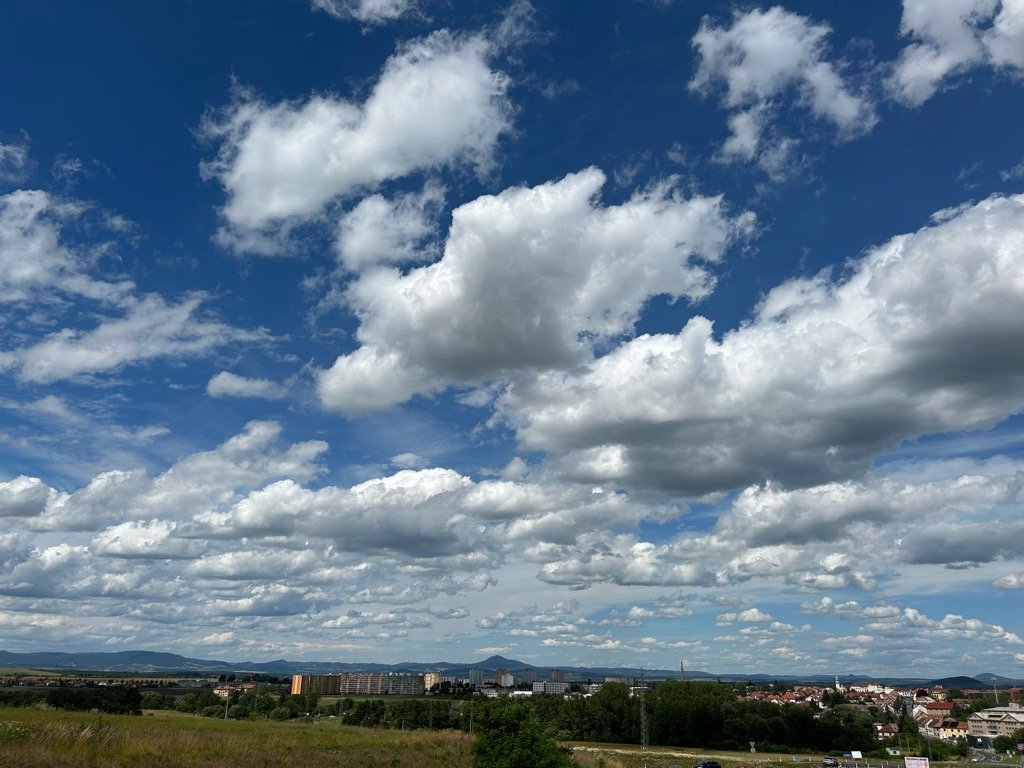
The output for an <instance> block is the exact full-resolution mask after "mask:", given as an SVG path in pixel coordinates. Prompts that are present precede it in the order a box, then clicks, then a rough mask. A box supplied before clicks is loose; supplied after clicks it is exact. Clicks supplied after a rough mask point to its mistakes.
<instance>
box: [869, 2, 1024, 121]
mask: <svg viewBox="0 0 1024 768" xmlns="http://www.w3.org/2000/svg"><path fill="white" fill-rule="evenodd" d="M900 32H901V33H902V34H903V35H904V36H906V37H910V38H911V39H912V42H911V43H910V44H909V45H908V46H907V47H906V48H904V49H903V50H902V51H901V52H900V57H899V59H898V61H897V62H896V65H895V69H894V71H893V73H892V75H891V77H890V78H889V81H888V86H889V88H890V90H891V91H892V92H893V94H894V95H895V96H896V97H897V98H898V99H900V100H901V101H903V102H906V103H907V104H912V105H915V106H917V105H920V104H923V103H924V102H925V101H927V100H928V99H930V98H931V97H932V96H933V95H934V94H935V92H936V91H937V90H938V89H939V88H941V87H942V85H943V82H944V81H947V80H948V79H949V78H950V77H952V76H955V75H958V74H962V73H964V72H967V71H968V70H970V69H972V68H974V67H977V66H983V65H989V66H992V67H995V68H997V69H1002V70H1006V71H1009V72H1011V73H1014V74H1016V75H1017V76H1020V75H1021V74H1022V73H1024V0H904V2H903V18H902V19H901V21H900Z"/></svg>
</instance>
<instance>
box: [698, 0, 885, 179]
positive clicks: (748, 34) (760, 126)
mask: <svg viewBox="0 0 1024 768" xmlns="http://www.w3.org/2000/svg"><path fill="white" fill-rule="evenodd" d="M830 32H831V28H830V27H828V26H827V25H825V24H815V23H813V22H812V21H811V20H810V19H808V18H806V17H804V16H800V15H798V14H795V13H792V12H790V11H787V10H785V9H783V8H782V7H780V6H776V7H774V8H771V9H769V10H767V11H764V10H760V9H754V10H751V11H748V12H746V13H740V12H736V13H735V14H734V16H733V19H732V24H731V25H730V26H728V27H724V26H717V25H716V24H715V23H714V22H713V21H712V20H711V19H710V18H707V17H705V18H704V20H703V21H702V22H701V26H700V29H699V30H698V31H697V33H696V34H695V35H694V37H693V41H692V44H693V47H694V49H696V51H697V56H698V64H697V71H696V73H695V74H694V76H693V79H692V80H691V81H690V89H691V90H692V91H695V92H697V93H700V94H702V95H704V96H708V95H710V94H712V93H715V92H717V91H721V102H722V106H723V107H725V108H726V109H728V110H729V111H730V116H729V128H730V131H731V135H730V137H729V138H728V140H727V141H726V142H725V144H724V145H723V147H722V150H721V156H722V158H723V159H725V160H743V161H757V162H758V163H759V164H760V165H761V166H762V167H763V168H764V169H765V170H766V171H768V172H769V173H772V174H773V175H781V174H783V173H784V171H783V167H784V164H785V163H786V162H787V161H788V160H789V159H790V156H791V154H792V149H793V147H794V146H795V145H794V141H795V140H794V139H793V138H791V137H787V136H782V135H769V134H770V133H771V132H770V131H769V125H770V123H771V121H772V120H773V118H774V116H775V112H776V111H777V110H778V105H779V104H780V103H784V102H786V101H792V102H794V103H795V104H796V106H798V107H800V108H802V109H804V110H807V111H808V112H810V114H811V115H813V116H814V117H815V118H817V119H819V120H822V121H825V122H828V123H831V124H832V126H833V127H834V128H835V129H836V131H837V133H838V136H839V138H840V139H848V138H852V137H855V136H858V135H860V134H863V133H866V132H868V131H870V130H871V128H872V127H873V126H874V125H875V123H876V122H877V117H876V115H875V112H874V107H873V106H872V104H871V102H870V101H869V100H868V99H867V98H866V97H864V96H863V95H861V94H859V93H857V92H856V91H855V89H854V88H853V87H852V86H851V85H850V84H849V83H848V82H846V81H844V77H843V71H842V67H841V65H839V64H837V63H836V62H833V61H829V60H828V59H827V58H826V54H827V48H826V43H825V40H826V38H827V37H828V35H829V33H830Z"/></svg>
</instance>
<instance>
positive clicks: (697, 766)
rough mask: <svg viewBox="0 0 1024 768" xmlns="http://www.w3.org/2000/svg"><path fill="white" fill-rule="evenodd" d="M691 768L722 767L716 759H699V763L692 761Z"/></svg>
mask: <svg viewBox="0 0 1024 768" xmlns="http://www.w3.org/2000/svg"><path fill="white" fill-rule="evenodd" d="M693 768H722V764H721V763H720V762H718V761H717V760H701V761H700V762H699V763H694V764H693Z"/></svg>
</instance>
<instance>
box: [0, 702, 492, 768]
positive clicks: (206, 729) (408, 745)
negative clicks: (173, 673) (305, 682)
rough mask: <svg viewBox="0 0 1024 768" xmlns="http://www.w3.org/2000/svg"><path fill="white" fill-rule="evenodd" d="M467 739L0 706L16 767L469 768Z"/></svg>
mask: <svg viewBox="0 0 1024 768" xmlns="http://www.w3.org/2000/svg"><path fill="white" fill-rule="evenodd" d="M471 743H472V742H471V739H470V737H469V736H468V735H466V734H462V733H458V732H449V731H441V732H427V731H405V732H403V731H388V730H372V729H365V728H353V727H347V726H342V725H338V724H337V723H335V722H333V721H326V722H325V721H320V722H319V723H311V722H299V721H292V722H283V723H279V722H274V721H269V720H261V721H254V722H249V721H234V720H227V721H225V720H213V719H209V718H201V717H196V716H194V715H183V714H177V713H170V712H160V713H153V714H152V715H149V714H147V715H143V716H142V717H130V716H114V715H97V714H89V713H74V712H56V711H48V710H42V709H32V708H26V709H0V766H18V768H51V767H57V768H63V767H65V766H66V767H67V768H71V767H72V766H89V767H90V768H114V767H115V766H116V768H129V767H132V768H135V767H137V768H273V767H275V766H278V767H280V768H307V767H308V768H314V766H315V767H316V768H333V767H335V766H337V768H342V766H344V767H345V768H364V767H365V768H413V766H417V767H422V768H434V767H436V768H449V767H450V768H462V767H463V766H465V768H469V766H471V765H472V759H471V757H470V745H471Z"/></svg>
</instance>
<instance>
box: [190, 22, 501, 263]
mask: <svg viewBox="0 0 1024 768" xmlns="http://www.w3.org/2000/svg"><path fill="white" fill-rule="evenodd" d="M493 53H494V44H493V43H492V42H491V41H490V40H489V39H487V38H486V37H485V36H483V35H470V36H465V35H456V34H452V33H450V32H448V31H446V30H442V31H439V32H435V33H433V34H432V35H430V36H429V37H426V38H423V39H421V40H416V41H413V42H411V43H408V44H406V45H404V46H402V47H401V48H400V49H399V50H398V51H397V52H396V53H395V54H394V55H393V56H392V57H391V58H390V59H388V61H387V63H386V64H385V66H384V70H383V72H382V73H381V75H380V78H379V79H378V80H377V82H376V84H375V85H374V87H373V89H372V91H371V92H370V94H369V95H368V96H367V98H366V100H365V101H363V102H361V103H359V102H355V101H351V100H347V99H344V98H342V97H339V96H333V95H317V96H314V97H312V98H310V99H308V100H306V101H304V102H297V103H293V102H283V103H279V104H267V103H265V102H263V101H261V100H260V99H258V98H256V97H255V96H253V95H251V94H248V93H242V94H240V95H239V96H238V97H237V98H236V99H235V100H234V101H233V102H232V103H231V104H229V105H228V106H227V107H225V108H224V109H223V110H221V111H220V113H218V114H216V115H211V116H209V117H208V119H207V120H206V121H205V133H206V135H207V136H209V137H211V138H215V139H218V140H219V141H220V142H221V145H220V148H219V151H218V153H217V156H216V158H215V159H213V160H212V161H210V162H208V163H206V164H204V166H203V171H204V174H205V175H206V176H207V177H208V178H214V179H216V180H217V181H218V182H219V183H220V184H221V185H222V186H223V188H224V190H225V192H226V193H227V195H228V200H227V203H226V204H225V205H224V207H223V209H222V213H223V216H224V220H225V225H224V227H223V228H222V230H221V233H220V240H221V242H222V243H223V244H225V245H228V246H230V247H233V248H235V249H237V250H240V251H251V252H264V253H266V252H268V250H273V249H274V248H275V247H276V240H275V238H274V236H275V235H276V234H277V233H278V231H279V230H280V229H281V228H282V227H284V228H287V226H288V225H289V224H290V223H294V222H296V221H301V220H305V219H308V218H310V217H314V216H316V215H317V214H319V213H320V212H321V211H322V209H323V208H324V206H325V205H326V204H327V203H328V202H330V201H331V200H333V199H335V198H342V197H348V196H351V195H353V194H355V193H357V192H360V191H363V190H373V189H374V188H375V187H377V186H379V185H380V184H381V183H383V182H385V181H388V180H390V179H398V178H402V177H405V176H408V175H409V174H411V173H414V172H420V171H429V170H432V169H438V168H471V169H476V170H478V171H484V170H486V169H487V168H489V167H490V165H491V164H492V157H493V153H494V150H495V148H496V146H497V143H498V140H499V138H500V137H501V136H502V135H503V134H505V133H506V132H507V131H508V130H509V129H510V127H511V107H510V105H509V102H508V99H507V96H506V91H507V89H508V87H509V80H508V78H507V77H506V76H505V75H504V74H502V73H501V72H498V71H496V70H494V69H492V68H491V65H490V62H489V60H490V58H491V56H492V55H493Z"/></svg>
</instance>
